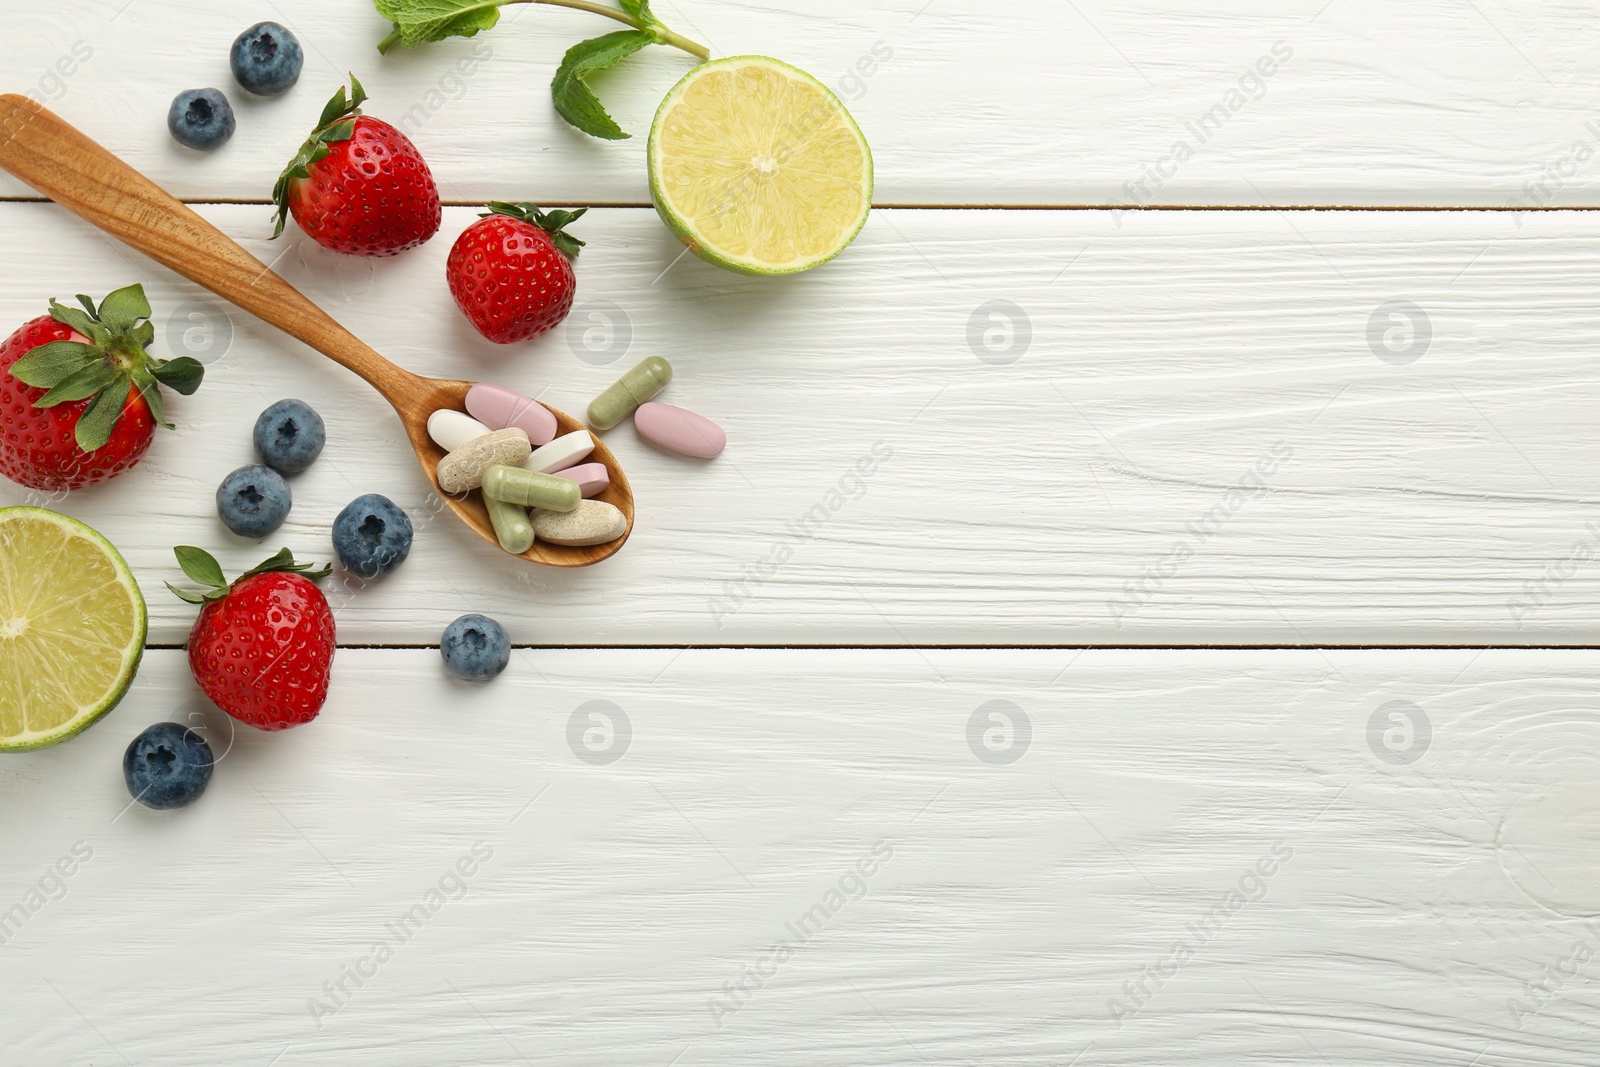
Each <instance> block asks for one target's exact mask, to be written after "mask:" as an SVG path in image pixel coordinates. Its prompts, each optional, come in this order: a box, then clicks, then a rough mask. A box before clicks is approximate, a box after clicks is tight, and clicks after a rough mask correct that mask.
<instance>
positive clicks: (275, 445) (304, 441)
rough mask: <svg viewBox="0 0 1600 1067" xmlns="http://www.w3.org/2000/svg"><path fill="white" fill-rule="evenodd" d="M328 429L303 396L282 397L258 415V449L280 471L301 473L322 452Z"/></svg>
mask: <svg viewBox="0 0 1600 1067" xmlns="http://www.w3.org/2000/svg"><path fill="white" fill-rule="evenodd" d="M327 440H328V433H327V430H326V429H324V428H323V425H322V416H321V415H318V414H317V413H316V412H315V411H313V410H311V405H310V404H307V403H306V402H305V401H304V400H280V401H278V402H277V403H276V404H274V405H272V406H271V407H270V408H268V409H267V410H265V411H263V412H262V413H261V415H260V417H259V418H257V419H256V431H255V442H256V451H257V452H259V453H260V454H261V460H262V462H264V463H265V464H266V465H267V466H269V467H271V468H272V469H273V470H275V471H277V472H278V473H280V474H299V473H300V472H301V471H303V470H305V469H306V468H307V467H309V466H311V464H312V462H313V461H314V460H315V459H316V458H317V457H318V456H319V455H321V454H322V446H323V445H324V444H325V443H327Z"/></svg>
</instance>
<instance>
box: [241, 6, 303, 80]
mask: <svg viewBox="0 0 1600 1067" xmlns="http://www.w3.org/2000/svg"><path fill="white" fill-rule="evenodd" d="M304 60H305V56H304V55H302V54H301V52H300V42H299V41H297V40H295V38H294V34H292V33H290V32H289V31H288V30H286V29H284V28H283V27H282V26H280V25H278V24H277V23H276V22H258V23H256V24H255V25H254V26H251V27H250V28H249V29H248V30H245V31H244V32H243V33H241V34H240V35H239V36H238V37H237V38H235V39H234V42H233V51H232V52H231V53H230V54H229V56H228V62H229V63H231V64H232V65H233V76H234V77H235V78H236V79H238V82H239V87H240V88H241V89H244V90H245V91H246V92H251V93H255V94H256V95H257V96H279V95H281V94H283V93H286V92H288V91H289V90H290V88H291V87H293V85H294V83H295V82H297V81H299V80H300V66H301V64H302V63H303V62H304Z"/></svg>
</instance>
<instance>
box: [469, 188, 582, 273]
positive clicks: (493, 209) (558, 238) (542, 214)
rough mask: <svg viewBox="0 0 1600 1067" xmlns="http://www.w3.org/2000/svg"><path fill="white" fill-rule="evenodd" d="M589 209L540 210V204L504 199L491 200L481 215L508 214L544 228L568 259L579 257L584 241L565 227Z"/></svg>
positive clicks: (484, 216) (481, 216) (485, 216)
mask: <svg viewBox="0 0 1600 1067" xmlns="http://www.w3.org/2000/svg"><path fill="white" fill-rule="evenodd" d="M588 210H589V209H588V208H586V207H580V208H578V209H577V210H576V211H568V210H565V209H564V208H552V209H551V210H549V211H540V210H539V205H538V204H528V203H522V204H510V203H507V202H506V201H504V200H491V201H489V210H488V211H485V212H483V214H481V215H480V216H479V217H480V218H488V217H489V216H490V215H507V216H509V217H511V218H514V219H521V220H522V221H523V222H529V223H532V224H533V225H535V226H537V227H539V228H540V229H542V230H544V231H545V232H546V233H548V234H549V235H550V240H551V243H552V244H554V245H555V246H556V248H557V249H558V250H559V251H560V252H561V253H562V254H563V255H565V256H566V257H567V258H568V259H577V258H578V252H579V251H580V250H582V248H583V246H584V243H585V242H583V241H580V240H579V239H578V238H576V237H574V236H572V234H570V233H567V232H566V229H565V227H566V226H567V225H569V224H570V223H573V222H576V221H577V220H578V219H581V218H583V215H584V212H586V211H588Z"/></svg>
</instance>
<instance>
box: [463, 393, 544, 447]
mask: <svg viewBox="0 0 1600 1067" xmlns="http://www.w3.org/2000/svg"><path fill="white" fill-rule="evenodd" d="M467 411H469V412H470V413H471V414H472V417H473V418H475V419H477V420H478V421H479V422H481V423H483V424H484V425H485V426H487V427H489V428H490V429H491V430H504V429H505V428H506V427H508V426H517V427H520V428H521V429H522V432H523V433H525V434H527V435H528V442H529V443H530V444H532V445H533V446H534V447H535V448H537V447H538V446H539V445H543V444H549V443H550V439H551V438H552V437H554V436H555V435H556V417H555V416H554V415H552V414H550V409H549V408H547V407H545V406H544V405H543V404H541V403H539V402H538V401H537V400H532V399H530V398H528V397H525V396H523V395H522V394H521V393H513V392H512V391H511V390H510V389H504V388H501V387H500V386H498V385H490V384H489V383H488V382H479V383H478V384H477V385H474V386H473V387H472V388H471V389H468V390H467Z"/></svg>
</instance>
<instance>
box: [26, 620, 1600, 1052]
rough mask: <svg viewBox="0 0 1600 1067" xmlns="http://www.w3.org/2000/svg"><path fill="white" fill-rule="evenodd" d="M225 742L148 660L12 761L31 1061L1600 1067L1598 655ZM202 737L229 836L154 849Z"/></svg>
mask: <svg viewBox="0 0 1600 1067" xmlns="http://www.w3.org/2000/svg"><path fill="white" fill-rule="evenodd" d="M194 698H195V690H194V687H193V685H192V683H191V682H190V681H189V680H188V676H187V671H186V668H185V666H184V663H183V658H182V654H181V653H179V652H175V651H156V652H152V653H150V655H149V657H148V659H147V662H146V664H145V666H144V668H143V671H142V673H141V675H140V677H139V680H138V682H137V684H136V685H135V687H134V689H133V690H132V691H131V692H130V694H129V696H128V698H127V699H126V701H125V702H124V704H123V705H122V706H121V707H119V708H118V709H116V710H115V711H114V712H113V713H112V715H111V716H110V717H109V718H108V719H107V720H106V721H105V722H103V723H101V724H100V725H98V726H96V727H95V728H94V729H92V730H90V731H89V732H88V733H86V734H84V735H83V736H82V737H81V738H78V739H76V740H74V741H72V742H70V743H69V744H67V745H64V746H61V747H59V748H56V749H53V750H49V751H46V752H43V753H39V754H35V755H29V756H22V757H13V758H10V759H8V760H6V761H5V764H4V766H3V772H4V773H3V776H0V793H3V794H4V797H5V801H6V804H7V807H8V808H9V809H10V810H13V811H18V812H24V811H25V812H27V813H28V814H27V817H26V818H14V819H8V820H7V821H6V824H5V826H4V828H3V829H0V841H3V843H4V847H5V852H6V855H7V857H8V859H7V864H6V874H5V877H4V878H3V879H0V911H3V910H5V909H10V908H11V907H12V906H13V905H14V904H18V903H22V904H23V905H24V911H25V912H27V914H25V915H24V916H23V920H22V921H20V923H19V926H20V928H19V929H9V930H8V931H7V934H6V938H5V940H6V944H4V946H3V951H0V976H3V978H4V980H5V987H6V988H7V990H8V991H9V995H10V999H11V1004H10V1008H11V1011H12V1013H13V1020H14V1021H13V1023H12V1025H11V1026H9V1027H8V1048H10V1049H11V1050H12V1051H11V1053H10V1054H11V1055H12V1056H13V1057H16V1058H17V1059H18V1060H19V1061H20V1062H27V1063H37V1064H46V1063H86V1062H93V1063H101V1062H122V1060H124V1059H125V1060H126V1061H127V1062H132V1063H148V1062H155V1061H159V1062H161V1063H164V1064H173V1065H185V1064H213V1063H215V1062H216V1055H217V1054H216V1049H217V1048H219V1047H223V1046H226V1047H227V1048H228V1049H229V1054H228V1055H229V1058H230V1062H240V1063H262V1064H265V1063H269V1062H272V1061H273V1058H274V1057H281V1059H280V1060H279V1061H278V1062H279V1063H280V1064H283V1065H291V1067H300V1065H302V1064H336V1063H337V1064H349V1063H362V1064H365V1063H384V1064H393V1063H417V1064H421V1063H424V1062H427V1063H483V1064H491V1063H492V1064H514V1063H520V1062H523V1059H522V1058H523V1057H526V1058H527V1059H528V1060H529V1061H534V1060H537V1061H540V1062H543V1061H550V1062H561V1063H572V1064H640V1065H652V1064H654V1065H659V1064H665V1063H669V1062H672V1061H673V1059H674V1057H678V1059H677V1062H678V1063H679V1064H694V1065H711V1064H761V1065H765V1064H773V1065H776V1064H792V1063H799V1062H823V1061H826V1062H841V1063H844V1062H849V1063H862V1064H893V1065H906V1067H909V1065H912V1064H921V1063H934V1064H969V1063H982V1062H997V1061H1004V1062H1006V1063H1018V1064H1038V1065H1045V1064H1054V1065H1059V1064H1063V1063H1069V1062H1073V1060H1074V1057H1077V1056H1080V1055H1081V1057H1082V1058H1081V1059H1080V1060H1078V1062H1079V1063H1083V1064H1090V1065H1134V1064H1149V1063H1190V1064H1197V1065H1201V1067H1210V1065H1215V1067H1223V1065H1232V1064H1239V1063H1249V1062H1258V1063H1274V1064H1303V1065H1308V1067H1309V1065H1313V1064H1315V1065H1319V1067H1320V1065H1323V1064H1332V1065H1334V1067H1347V1065H1348V1067H1361V1065H1367V1064H1372V1063H1393V1064H1464V1063H1469V1062H1473V1060H1474V1058H1475V1057H1476V1062H1477V1063H1479V1064H1481V1065H1486V1067H1513V1065H1516V1067H1520V1065H1524V1064H1530V1063H1537V1064H1542V1065H1551V1067H1587V1065H1588V1064H1589V1063H1591V1062H1592V1055H1593V1022H1594V1019H1595V1017H1596V1016H1595V1013H1596V1011H1597V1010H1600V999H1597V994H1596V992H1595V988H1594V983H1593V982H1589V981H1587V980H1586V977H1587V975H1588V973H1589V972H1590V970H1592V968H1593V967H1594V966H1595V964H1594V963H1593V961H1592V959H1591V957H1592V956H1593V955H1594V946H1595V944H1596V941H1597V940H1600V929H1597V927H1596V925H1595V922H1594V920H1593V919H1591V918H1587V917H1578V915H1579V914H1580V913H1581V914H1584V915H1588V914H1592V912H1593V911H1595V910H1597V909H1600V896H1597V895H1596V890H1595V886H1596V884H1597V883H1596V881H1595V879H1594V878H1593V863H1594V859H1593V857H1594V855H1595V846H1596V844H1597V843H1600V840H1597V839H1600V819H1597V814H1600V808H1597V806H1596V804H1595V801H1594V794H1593V791H1592V789H1589V788H1588V787H1587V783H1589V782H1592V781H1593V778H1594V774H1595V767H1594V763H1593V760H1592V758H1590V757H1589V756H1585V755H1582V753H1589V752H1592V751H1593V750H1594V748H1595V743H1596V735H1595V730H1596V727H1595V722H1594V719H1593V716H1592V715H1590V714H1589V713H1588V712H1586V711H1581V710H1575V709H1583V708H1589V707H1592V706H1594V704H1595V702H1596V700H1597V699H1600V674H1597V672H1596V670H1595V667H1594V663H1593V658H1592V657H1591V656H1589V655H1587V654H1586V653H1584V654H1579V653H1562V652H1541V651H1493V652H1485V653H1482V654H1477V653H1472V652H1465V651H1441V652H1409V653H1380V652H1370V651H1368V652H1359V653H1352V652H1326V653H1319V652H1313V651H1274V652H1260V651H1255V652H1252V651H1217V652H1187V653H1185V652H1166V653H1152V652H1147V651H1090V652H1086V653H1074V652H1015V651H999V652H995V651H938V650H933V651H912V650H895V651H883V650H880V651H860V650H858V651H835V652H826V651H815V650H813V651H806V652H795V651H773V650H743V651H739V650H727V651H718V650H691V651H688V652H683V653H679V652H675V651H673V650H651V651H644V652H639V651H585V652H573V653H545V652H522V653H518V655H517V658H516V660H515V662H514V663H513V665H512V667H511V668H510V669H509V670H508V671H507V672H506V674H504V675H502V676H501V677H500V678H499V679H498V680H496V681H495V682H494V683H492V684H490V685H488V686H486V687H481V688H470V687H462V686H458V685H453V684H451V683H449V682H448V681H447V680H446V679H445V678H444V677H443V676H442V672H441V670H440V668H439V666H438V663H437V654H436V653H434V652H432V651H428V650H420V651H403V650H343V651H341V652H340V653H339V657H338V660H337V661H336V664H335V684H334V687H333V695H332V697H331V698H330V703H329V706H328V708H327V709H326V711H325V712H324V715H323V717H322V718H321V719H320V720H319V721H318V722H316V723H315V724H313V725H311V726H308V727H305V728H302V729H298V730H294V731H291V732H289V733H286V734H276V735H265V734H259V733H256V732H254V731H249V730H248V729H246V728H243V727H241V728H240V729H241V731H243V732H241V733H240V734H239V735H238V736H237V737H236V738H234V739H233V741H232V743H231V747H228V746H227V737H228V731H227V728H226V725H225V723H226V720H225V719H223V720H221V721H220V722H219V721H218V717H217V716H216V714H215V713H211V714H210V715H209V716H208V715H206V714H205V713H203V712H201V711H200V710H199V708H198V706H197V705H196V704H194V703H193V700H194ZM594 701H606V702H610V704H611V705H612V708H611V709H608V710H607V713H608V714H609V715H610V716H611V719H612V727H611V728H610V730H609V733H608V730H607V726H606V723H605V722H604V721H603V720H600V719H596V718H591V717H590V716H592V715H594V714H596V713H597V711H598V710H601V708H602V707H603V706H597V705H594V704H591V702H594ZM995 701H1000V702H1009V703H1001V704H998V705H996V704H993V703H992V702H995ZM1395 702H1398V703H1395ZM1386 709H1387V710H1386ZM191 713H193V714H196V715H197V716H198V721H205V722H208V723H210V724H211V725H210V726H209V727H208V728H209V729H210V730H211V735H212V737H213V738H215V739H216V741H217V746H218V748H219V749H222V750H224V751H226V752H227V755H226V756H225V757H224V758H223V759H222V761H221V763H220V765H219V766H218V769H217V773H216V776H215V778H214V780H213V782H212V785H211V787H210V790H209V792H208V793H207V795H206V796H205V797H204V798H203V799H202V801H201V802H200V804H199V805H198V806H197V807H194V808H191V809H188V810H187V811H183V812H179V813H173V814H169V815H156V814H154V813H150V812H147V811H145V810H144V809H139V808H136V809H134V810H131V811H124V810H123V809H124V805H126V804H127V802H128V798H127V795H126V793H125V791H124V790H123V786H122V782H121V779H120V774H119V773H118V763H119V758H120V755H121V752H122V748H123V746H124V745H125V744H126V743H127V740H128V739H129V738H130V737H131V736H132V735H133V734H134V733H136V732H137V731H138V730H139V729H141V728H142V727H143V726H144V725H146V724H147V723H149V722H152V721H157V720H161V719H167V718H176V719H178V720H179V721H183V720H184V719H185V718H186V717H187V716H188V715H190V714H191ZM575 713H578V725H577V727H574V726H573V725H572V720H573V716H574V714H575ZM1007 715H1009V716H1010V718H1011V725H1010V729H1009V732H1008V725H1007V720H1006V718H1005V716H1007ZM624 716H625V717H626V722H627V730H626V735H627V741H626V744H625V745H624V744H623V742H622V737H623V734H624V731H622V730H621V729H618V728H617V727H619V726H620V725H621V723H622V722H623V721H624V720H623V717H624ZM991 716H1000V717H998V718H991ZM1024 716H1025V717H1026V723H1027V725H1028V729H1027V731H1026V740H1025V741H1024V731H1022V730H1021V729H1018V726H1019V725H1020V724H1021V723H1022V722H1023V721H1024V718H1023V717H1024ZM1375 716H1377V719H1376V722H1375V724H1374V717H1375ZM974 723H976V725H974ZM584 731H588V732H589V736H588V739H587V742H586V741H585V739H584ZM986 733H987V734H989V735H990V736H989V738H988V740H987V741H986V740H985V738H984V735H985V734H986ZM1386 735H1389V736H1388V737H1387V740H1386ZM569 738H571V739H573V740H572V741H569ZM978 752H982V753H984V754H985V756H986V757H987V758H985V759H980V758H979V756H978V755H977V754H976V753H978ZM575 753H581V754H582V755H583V756H584V757H586V758H580V756H579V755H578V754H575ZM613 756H614V757H615V758H612V757H613ZM1012 757H1015V758H1012ZM1007 760H1009V762H1006V761H1007ZM1569 783H1583V784H1584V794H1585V796H1586V800H1584V801H1583V803H1582V805H1580V806H1578V807H1577V808H1573V807H1571V806H1570V805H1569V807H1568V808H1567V810H1566V811H1564V812H1563V813H1561V814H1560V815H1559V816H1558V815H1557V814H1556V813H1554V812H1551V811H1549V810H1548V808H1549V806H1550V805H1551V804H1552V803H1554V802H1556V800H1557V799H1558V798H1559V797H1563V796H1566V797H1569V799H1570V796H1571V793H1570V790H1569V789H1568V784H1569ZM65 797H71V798H72V799H71V801H70V802H66V801H64V800H63V798H65ZM80 843H81V844H80ZM75 846H76V847H77V848H78V849H79V856H78V859H79V860H82V862H80V863H76V864H74V865H72V866H73V867H74V871H73V873H72V874H71V875H70V876H69V877H66V878H62V879H60V884H61V885H63V886H64V887H65V895H64V896H62V895H61V893H60V890H59V889H58V887H57V882H56V881H45V879H46V875H47V874H48V872H49V871H50V870H51V869H52V868H53V867H54V865H55V864H56V863H57V862H58V861H60V860H61V859H62V857H71V856H72V851H73V849H74V847H75ZM474 849H477V850H478V851H477V854H476V855H474ZM85 852H87V853H89V855H88V856H87V857H86V858H85V857H84V855H83V854H84V853H85ZM1530 860H1532V861H1533V863H1534V864H1536V865H1537V867H1538V868H1539V869H1542V870H1543V871H1545V872H1546V873H1548V874H1549V875H1550V877H1551V878H1552V879H1554V883H1553V885H1554V888H1551V887H1547V886H1545V885H1544V884H1543V883H1542V882H1539V881H1537V879H1536V877H1535V876H1534V875H1532V874H1530V867H1529V865H1528V864H1529V861H1530ZM458 862H461V863H463V865H464V866H463V868H462V870H465V871H468V872H469V873H467V874H466V875H464V876H460V875H452V873H451V872H452V871H453V869H454V868H455V865H456V864H457V863H458ZM41 882H43V887H42V888H41ZM35 890H37V891H39V892H40V898H39V901H38V905H39V906H38V907H36V908H32V909H29V908H28V907H27V906H26V902H27V901H28V900H29V897H28V894H29V893H30V892H31V891H35ZM430 890H433V891H434V892H435V893H436V896H434V897H430V896H429V892H430ZM52 893H53V894H54V895H56V896H58V897H59V899H48V895H49V894H52ZM1558 893H1565V894H1566V896H1565V897H1564V898H1563V899H1564V901H1565V902H1564V904H1563V909H1564V910H1563V911H1562V912H1556V911H1551V910H1549V909H1548V908H1546V907H1543V906H1541V905H1540V904H1538V903H1536V902H1535V897H1541V898H1543V897H1550V896H1554V895H1557V894H1558ZM413 906H420V907H421V908H422V910H421V911H420V912H417V913H415V914H414V915H413V917H412V918H411V919H410V920H407V919H406V918H405V917H406V916H407V914H408V912H410V911H411V909H412V908H413ZM791 927H795V928H796V929H798V930H799V934H798V935H797V934H796V932H795V930H792V929H791ZM396 929H398V930H399V931H400V932H399V933H396V932H395V931H396ZM779 942H787V943H788V944H789V945H792V946H793V947H792V948H791V949H790V955H789V956H787V957H781V958H780V954H779V953H778V952H776V951H775V949H774V946H775V945H777V944H778V943H779ZM1177 945H1187V946H1189V947H1190V951H1191V952H1192V955H1190V956H1187V957H1183V958H1182V959H1179V956H1180V955H1181V953H1178V952H1177V950H1176V948H1175V946H1177ZM380 946H387V947H388V948H389V951H390V955H389V956H388V957H385V958H384V959H383V960H381V961H378V960H377V959H376V957H377V955H380V953H378V947H380ZM1585 949H1586V950H1587V954H1585ZM363 961H364V962H363ZM358 966H359V967H360V969H361V970H362V971H363V972H364V974H365V977H363V978H362V979H361V982H360V984H359V986H358V985H357V984H356V983H355V982H353V981H352V980H351V979H350V978H348V977H346V975H345V968H346V967H351V968H356V967H358ZM761 972H765V973H761ZM752 975H753V976H754V977H752ZM324 982H329V983H339V982H342V983H343V984H344V986H345V990H346V992H345V993H339V992H337V989H336V987H335V992H334V994H333V995H332V996H330V994H329V992H328V991H327V989H325V987H324V985H323V983H324ZM725 983H726V984H728V985H729V986H730V987H732V988H734V990H735V991H734V993H732V994H730V993H728V992H726V991H725V989H724V985H725ZM735 983H742V985H743V987H744V988H743V991H739V990H738V989H737V986H735V985H734V984H735ZM1525 983H1535V984H1543V985H1544V986H1545V987H1546V992H1538V991H1536V990H1531V989H1530V987H1529V986H1528V985H1525ZM1141 984H1142V986H1143V990H1142V992H1141V991H1140V988H1139V987H1140V986H1141ZM1130 987H1131V989H1132V990H1133V992H1131V993H1130V992H1129V989H1130ZM313 1000H320V1003H321V1005H322V1010H320V1011H317V1012H315V1013H314V1012H313V1009H312V1006H311V1005H310V1004H308V1001H313ZM86 1023H87V1025H86ZM319 1023H320V1024H321V1025H320V1026H319ZM1119 1024H1120V1025H1119ZM174 1026H181V1027H182V1030H183V1033H184V1039H183V1040H181V1041H178V1040H174V1038H173V1027H174ZM1086 1050H1087V1051H1086ZM119 1057H120V1058H119Z"/></svg>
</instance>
